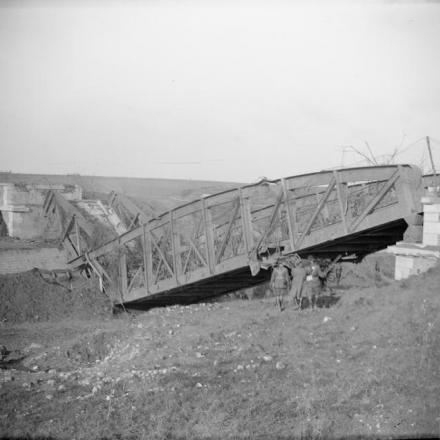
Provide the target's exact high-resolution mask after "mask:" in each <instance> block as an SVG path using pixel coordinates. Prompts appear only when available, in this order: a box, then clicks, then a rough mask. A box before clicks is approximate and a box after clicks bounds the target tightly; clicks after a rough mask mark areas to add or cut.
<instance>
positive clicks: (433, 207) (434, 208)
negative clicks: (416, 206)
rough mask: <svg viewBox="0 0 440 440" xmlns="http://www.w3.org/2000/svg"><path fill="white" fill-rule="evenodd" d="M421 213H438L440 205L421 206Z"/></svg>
mask: <svg viewBox="0 0 440 440" xmlns="http://www.w3.org/2000/svg"><path fill="white" fill-rule="evenodd" d="M423 212H424V213H425V212H437V213H439V212H440V204H438V203H436V204H434V205H423Z"/></svg>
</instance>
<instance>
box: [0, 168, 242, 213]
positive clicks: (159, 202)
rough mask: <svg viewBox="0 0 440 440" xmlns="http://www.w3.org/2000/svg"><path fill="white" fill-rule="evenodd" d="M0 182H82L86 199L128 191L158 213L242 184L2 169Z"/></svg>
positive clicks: (103, 197) (128, 193)
mask: <svg viewBox="0 0 440 440" xmlns="http://www.w3.org/2000/svg"><path fill="white" fill-rule="evenodd" d="M0 183H25V184H31V183H34V184H66V185H75V184H76V185H80V186H81V187H82V188H83V189H84V197H85V198H93V199H95V198H96V199H107V197H108V194H109V193H110V192H111V191H116V192H117V193H120V194H125V195H127V196H129V197H131V198H132V199H134V200H135V201H137V202H138V204H139V205H143V204H147V205H149V206H152V207H153V208H154V209H155V210H156V211H157V212H161V211H162V210H166V209H170V208H173V207H175V206H178V205H180V204H182V203H185V202H188V201H192V200H194V199H197V198H198V197H200V196H201V195H202V194H213V193H216V192H220V191H224V190H227V189H230V188H234V187H237V186H240V185H241V184H240V183H234V182H215V181H207V180H183V179H148V178H130V177H103V176H82V175H79V174H68V175H61V174H60V175H51V174H20V173H12V172H0Z"/></svg>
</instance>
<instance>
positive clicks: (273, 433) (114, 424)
mask: <svg viewBox="0 0 440 440" xmlns="http://www.w3.org/2000/svg"><path fill="white" fill-rule="evenodd" d="M380 258H382V259H384V258H385V259H386V257H384V256H381V257H380ZM362 264H363V265H364V266H362V265H361V266H356V267H354V268H353V270H352V271H351V272H350V271H349V270H348V268H346V270H345V273H346V276H345V278H343V281H342V285H341V286H340V288H338V289H336V291H335V295H334V297H333V301H332V302H333V303H334V304H333V305H332V306H331V307H329V308H325V307H323V308H318V309H316V310H314V311H312V310H307V309H306V310H303V311H299V310H297V309H296V308H295V307H293V306H292V307H290V308H288V309H286V310H285V311H284V312H279V311H278V310H277V309H276V308H275V306H274V305H273V299H271V298H262V299H254V300H232V299H231V300H223V301H219V302H211V303H207V304H195V305H191V306H187V307H181V306H174V307H167V308H162V309H154V310H151V311H149V312H146V313H136V314H133V313H130V314H126V313H121V314H119V315H116V316H112V317H111V316H109V315H107V317H105V316H103V317H102V316H101V317H100V316H95V317H89V318H87V319H84V318H82V319H79V318H78V317H75V315H74V314H73V313H72V316H70V318H67V317H66V316H67V315H66V316H65V317H63V318H60V316H58V315H57V316H55V315H54V317H53V318H51V319H48V320H41V319H40V320H39V321H37V322H29V320H28V321H27V322H22V323H15V322H9V323H8V322H3V323H2V324H1V327H0V335H1V337H0V345H3V346H5V347H6V348H7V350H8V351H10V353H9V355H8V356H9V357H5V359H10V360H11V361H10V362H8V363H7V362H3V363H2V368H3V369H2V370H0V381H1V388H0V401H1V402H2V405H1V409H0V438H23V437H25V438H56V439H58V438H66V439H73V438H75V439H90V438H118V439H125V438H127V439H128V438H131V439H135V438H136V439H137V438H143V439H152V438H169V439H173V438H188V439H189V438H240V439H242V438H292V437H294V438H341V437H350V438H357V437H359V438H361V437H362V438H364V437H370V438H390V437H400V438H401V437H418V436H424V437H427V436H432V437H435V436H438V435H439V434H440V417H439V416H440V413H439V408H440V371H439V368H438V365H439V362H440V318H439V316H440V296H439V286H440V271H439V268H436V269H434V270H431V271H430V272H428V273H427V274H424V275H421V276H419V277H417V278H412V279H409V280H407V281H402V282H397V281H392V282H389V281H388V279H387V276H386V274H385V276H384V277H378V278H377V279H373V278H372V277H371V276H370V275H369V271H370V270H371V267H372V262H371V260H370V261H369V262H368V261H367V262H366V263H362ZM381 266H383V264H381ZM362 274H364V275H362ZM362 278H364V279H368V278H370V282H369V283H368V284H369V286H368V285H364V284H363V281H362V282H360V281H359V280H362ZM0 293H1V292H0ZM15 350H16V351H15ZM13 355H15V359H16V360H15V362H12V359H13V358H14V356H13Z"/></svg>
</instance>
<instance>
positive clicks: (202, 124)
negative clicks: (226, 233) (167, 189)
mask: <svg viewBox="0 0 440 440" xmlns="http://www.w3.org/2000/svg"><path fill="white" fill-rule="evenodd" d="M426 135H430V136H432V137H433V138H434V139H440V4H439V3H437V4H435V3H429V2H428V3H425V2H417V3H401V2H398V3H396V2H392V3H385V2H360V1H359V2H351V3H341V2H338V3H337V2H300V1H292V2H287V1H285V2H283V1H277V0H273V1H265V2H262V1H261V2H258V1H221V0H205V1H189V0H180V1H174V2H171V1H164V0H160V1H159V0H151V1H124V2H123V1H120V2H116V1H113V2H97V1H95V2H91V1H89V2H87V1H85V0H80V1H73V0H72V1H67V0H61V1H55V0H54V1H11V2H8V1H5V0H4V1H3V2H1V3H0V169H2V170H12V171H15V172H32V173H57V174H60V173H80V174H96V175H115V176H139V177H165V178H192V179H209V180H231V181H241V182H247V181H255V180H256V179H257V178H258V177H260V176H267V177H269V178H277V177H282V176H289V175H294V174H299V173H305V172H312V171H319V170H321V169H324V168H330V167H335V166H338V165H341V163H342V160H344V164H345V165H348V164H350V163H353V162H356V161H359V159H360V157H359V156H356V155H353V154H345V155H344V156H343V154H342V149H341V147H340V146H347V145H353V146H355V147H356V148H358V149H360V150H362V151H363V152H366V147H365V141H368V143H369V144H370V146H371V148H372V150H373V151H374V153H375V154H376V155H378V156H379V155H381V154H385V153H391V152H392V150H393V149H394V148H395V147H396V146H398V145H402V146H403V147H405V146H410V145H411V144H412V143H413V142H414V141H417V140H418V139H420V138H422V137H424V136H426ZM432 146H433V153H434V156H435V158H436V163H437V166H438V167H439V168H440V143H439V142H436V141H435V140H434V141H433V144H432ZM425 149H426V147H425V144H424V141H419V142H418V143H416V144H415V146H414V147H411V148H409V149H408V151H407V153H406V154H402V155H401V157H399V159H400V161H402V162H406V161H411V162H413V163H416V164H419V163H420V162H421V161H422V159H423V156H422V154H423V153H424V152H425ZM426 159H427V155H426V152H425V157H424V160H425V163H426V166H428V163H427V162H426Z"/></svg>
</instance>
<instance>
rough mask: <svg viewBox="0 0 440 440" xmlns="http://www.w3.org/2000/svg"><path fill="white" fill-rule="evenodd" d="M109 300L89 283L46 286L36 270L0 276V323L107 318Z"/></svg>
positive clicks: (84, 281) (109, 306)
mask: <svg viewBox="0 0 440 440" xmlns="http://www.w3.org/2000/svg"><path fill="white" fill-rule="evenodd" d="M110 312H111V304H110V301H109V299H108V298H107V297H106V296H105V295H104V294H103V293H101V292H100V291H99V289H98V288H97V286H95V285H94V283H93V282H92V281H90V280H85V279H73V280H72V281H70V282H69V283H65V284H61V283H55V282H48V281H46V280H44V279H43V278H42V276H41V275H40V272H39V271H38V269H33V270H31V271H29V272H23V273H18V274H10V275H1V276H0V321H1V322H8V323H20V322H25V321H30V322H35V321H58V320H61V319H65V318H75V319H88V318H92V317H104V316H108V315H109V314H110Z"/></svg>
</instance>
